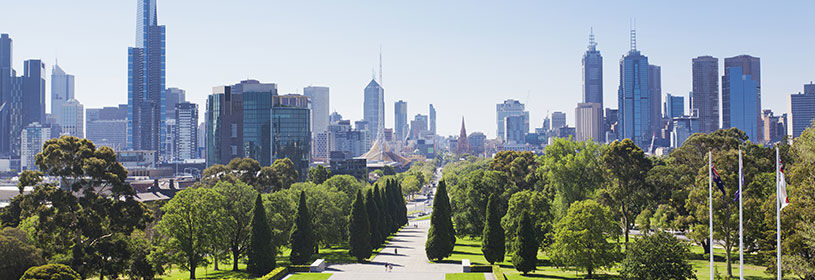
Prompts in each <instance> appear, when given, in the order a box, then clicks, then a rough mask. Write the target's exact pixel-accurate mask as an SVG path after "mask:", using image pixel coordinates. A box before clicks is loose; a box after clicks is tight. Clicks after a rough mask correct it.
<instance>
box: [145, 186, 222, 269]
mask: <svg viewBox="0 0 815 280" xmlns="http://www.w3.org/2000/svg"><path fill="white" fill-rule="evenodd" d="M223 199H224V197H223V196H222V195H220V194H219V193H217V192H216V191H215V190H213V189H209V188H188V189H184V190H182V191H180V192H178V193H177V194H176V195H175V197H173V198H172V199H170V201H169V202H167V204H165V205H164V206H162V207H161V210H162V211H164V215H163V216H162V217H161V220H160V221H159V222H158V225H156V228H157V229H158V232H159V233H160V234H161V235H163V236H164V237H166V238H167V239H168V240H167V242H165V243H164V244H162V245H163V247H164V248H163V249H164V250H165V251H166V252H170V253H171V254H172V255H174V257H173V258H172V259H173V260H174V263H176V264H178V265H180V266H182V267H184V268H186V269H187V270H188V271H189V272H190V279H195V269H196V268H197V267H198V266H199V265H201V263H202V262H203V261H204V258H205V257H206V254H207V253H208V252H209V248H211V245H212V243H213V242H215V241H217V235H218V234H219V231H220V230H221V228H222V225H223V222H222V218H223V217H224V215H225V214H224V211H223V210H222V208H221V205H222V204H223V202H222V200H223Z"/></svg>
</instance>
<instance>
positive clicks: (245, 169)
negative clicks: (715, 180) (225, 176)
mask: <svg viewBox="0 0 815 280" xmlns="http://www.w3.org/2000/svg"><path fill="white" fill-rule="evenodd" d="M226 168H227V169H229V171H230V173H232V174H234V175H235V176H236V177H237V178H238V180H241V182H244V183H246V184H249V185H252V186H255V187H256V188H260V186H259V185H258V172H260V163H259V162H258V161H257V160H255V159H253V158H248V157H247V158H233V159H232V160H230V161H229V164H227V165H226ZM259 191H260V190H259Z"/></svg>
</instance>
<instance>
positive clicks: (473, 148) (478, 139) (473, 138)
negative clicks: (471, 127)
mask: <svg viewBox="0 0 815 280" xmlns="http://www.w3.org/2000/svg"><path fill="white" fill-rule="evenodd" d="M467 140H468V141H469V146H470V147H469V148H470V154H471V155H475V156H483V155H484V152H485V151H486V143H487V136H486V135H484V133H481V132H473V133H470V135H469V136H467Z"/></svg>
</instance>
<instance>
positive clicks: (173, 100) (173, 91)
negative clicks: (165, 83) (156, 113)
mask: <svg viewBox="0 0 815 280" xmlns="http://www.w3.org/2000/svg"><path fill="white" fill-rule="evenodd" d="M164 92H165V93H164V105H165V106H164V109H165V110H164V115H165V116H166V117H167V119H173V118H175V109H176V108H175V105H176V104H178V103H184V102H187V92H186V91H185V90H183V89H180V88H174V87H171V88H167V89H166V90H165V91H164ZM167 134H170V132H168V133H167Z"/></svg>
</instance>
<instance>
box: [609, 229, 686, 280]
mask: <svg viewBox="0 0 815 280" xmlns="http://www.w3.org/2000/svg"><path fill="white" fill-rule="evenodd" d="M689 254H690V248H689V247H688V245H687V244H684V243H683V242H682V241H679V239H676V237H674V236H673V235H671V234H670V233H667V232H664V231H657V232H656V233H654V234H649V235H645V236H642V238H640V239H638V240H636V241H634V242H633V244H631V246H630V247H629V248H627V249H626V251H625V259H624V260H623V262H622V264H621V266H622V268H621V269H620V275H622V276H623V277H624V278H625V279H643V280H651V279H677V280H680V279H696V275H695V274H694V272H693V266H691V264H690V263H688V256H689Z"/></svg>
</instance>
